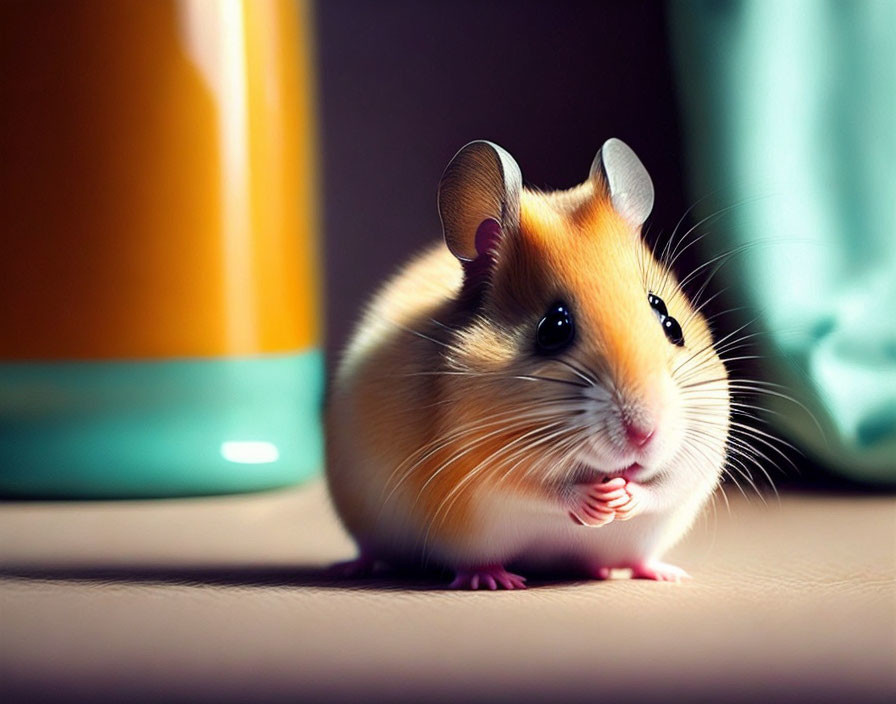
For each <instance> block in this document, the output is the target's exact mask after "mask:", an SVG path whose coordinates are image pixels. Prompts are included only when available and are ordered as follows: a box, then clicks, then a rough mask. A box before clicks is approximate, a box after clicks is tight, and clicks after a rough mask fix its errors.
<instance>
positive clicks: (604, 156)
mask: <svg viewBox="0 0 896 704" xmlns="http://www.w3.org/2000/svg"><path fill="white" fill-rule="evenodd" d="M591 179H592V181H595V185H597V184H598V183H599V184H600V187H601V188H602V189H603V190H604V192H605V193H606V194H607V195H608V196H609V197H610V202H612V203H613V208H614V209H615V210H616V212H617V213H619V214H620V215H621V216H622V217H624V218H625V219H626V220H627V221H628V222H629V224H631V225H633V226H634V227H640V226H641V225H643V224H644V221H645V220H646V219H647V216H648V215H650V211H651V210H653V181H651V180H650V174H648V173H647V169H645V168H644V164H642V163H641V160H640V159H638V157H637V156H636V155H635V153H634V152H633V151H632V150H631V147H629V146H628V145H627V144H626V143H625V142H623V141H622V140H621V139H616V138H615V137H614V138H612V139H608V140H607V141H606V142H604V146H602V147H601V148H600V151H599V152H598V153H597V156H596V157H594V161H593V162H591Z"/></svg>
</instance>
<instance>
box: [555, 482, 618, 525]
mask: <svg viewBox="0 0 896 704" xmlns="http://www.w3.org/2000/svg"><path fill="white" fill-rule="evenodd" d="M625 484H626V481H625V479H624V478H622V477H614V478H613V479H610V480H609V481H605V482H595V483H593V484H576V485H575V487H573V494H572V507H571V508H570V510H569V515H570V517H571V518H572V519H573V521H575V522H576V523H578V524H580V525H583V526H591V527H592V528H597V527H598V526H605V525H607V523H610V522H611V521H612V520H613V519H615V518H616V511H617V509H619V508H620V507H623V506H625V505H626V504H627V503H628V502H629V501H630V500H631V497H630V496H629V494H628V492H626V490H625Z"/></svg>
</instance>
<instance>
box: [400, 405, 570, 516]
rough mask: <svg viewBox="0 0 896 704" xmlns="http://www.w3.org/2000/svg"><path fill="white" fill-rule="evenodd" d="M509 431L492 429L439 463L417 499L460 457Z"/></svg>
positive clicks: (515, 441) (505, 446)
mask: <svg viewBox="0 0 896 704" xmlns="http://www.w3.org/2000/svg"><path fill="white" fill-rule="evenodd" d="M557 424H558V422H557V421H555V422H554V423H552V424H550V425H549V426H548V427H552V426H554V425H557ZM508 427H509V426H508ZM541 430H542V428H541V427H536V428H535V430H532V431H529V432H528V433H524V434H523V435H520V436H517V437H516V438H515V439H514V440H512V441H511V442H509V443H507V444H506V445H503V446H502V449H504V448H507V447H512V446H513V445H515V444H517V443H519V442H520V441H521V440H523V439H525V438H527V437H529V436H531V435H532V434H533V433H537V432H539V431H541ZM507 431H508V428H505V427H502V428H499V429H498V430H495V431H492V432H491V433H487V434H486V435H484V436H482V437H481V439H478V440H477V441H476V442H474V443H472V444H470V445H467V446H466V447H464V448H463V449H461V451H460V452H457V453H455V454H454V455H452V457H451V458H450V459H448V460H446V461H445V462H443V463H442V464H441V465H439V467H438V468H437V469H436V470H435V471H434V472H433V473H432V474H431V475H430V476H429V477H428V478H427V479H426V481H425V482H424V483H423V486H422V487H421V488H420V490H419V491H418V492H417V499H418V500H419V498H420V496H421V495H422V494H423V492H424V491H425V490H426V488H427V487H428V486H429V485H430V484H431V483H432V482H433V481H434V480H435V478H436V477H437V476H438V475H439V474H441V473H442V472H443V471H444V470H445V469H447V468H448V466H449V465H451V464H453V463H454V462H456V461H457V460H458V459H460V458H461V457H463V456H465V455H467V454H468V453H470V452H472V451H473V450H474V449H476V447H478V446H479V445H481V444H482V443H483V442H484V441H486V440H490V439H491V438H493V437H495V436H497V435H502V434H506V433H507ZM499 451H500V450H499ZM415 503H416V502H415Z"/></svg>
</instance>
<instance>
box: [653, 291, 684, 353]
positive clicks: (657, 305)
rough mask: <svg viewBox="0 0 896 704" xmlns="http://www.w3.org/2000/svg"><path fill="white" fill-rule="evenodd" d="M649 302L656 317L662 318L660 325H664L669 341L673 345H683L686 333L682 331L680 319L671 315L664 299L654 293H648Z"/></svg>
mask: <svg viewBox="0 0 896 704" xmlns="http://www.w3.org/2000/svg"><path fill="white" fill-rule="evenodd" d="M647 302H648V303H649V304H650V307H651V308H653V312H654V313H656V317H658V318H659V319H660V325H662V326H663V332H664V333H666V338H667V339H668V340H669V342H671V343H672V344H673V345H678V346H679V347H683V346H684V333H682V331H681V325H679V324H678V321H677V320H676V319H675V318H673V317H672V316H670V315H669V311H668V310H666V304H665V303H663V299H662V298H660V297H659V296H657V295H656V294H654V293H648V294H647Z"/></svg>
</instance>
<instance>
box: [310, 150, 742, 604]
mask: <svg viewBox="0 0 896 704" xmlns="http://www.w3.org/2000/svg"><path fill="white" fill-rule="evenodd" d="M653 199H654V190H653V184H652V182H651V179H650V176H649V175H648V173H647V171H646V169H645V168H644V166H643V165H642V164H641V162H640V161H639V159H638V157H637V156H636V155H635V154H634V152H633V151H632V150H631V149H630V148H629V147H628V146H627V145H626V144H624V143H623V142H622V141H620V140H618V139H610V140H608V141H607V142H606V143H605V144H604V145H603V146H602V147H601V149H600V151H599V152H598V154H597V156H596V157H595V159H594V161H593V163H592V166H591V170H590V174H589V177H588V178H587V180H586V181H585V182H584V183H582V184H580V185H579V186H576V187H574V188H572V189H569V190H565V191H557V192H549V193H545V192H540V191H536V190H534V189H528V188H524V187H523V184H522V176H521V173H520V169H519V167H518V166H517V164H516V162H515V161H514V159H513V158H512V157H511V156H510V154H508V153H507V152H506V151H505V150H504V149H502V148H501V147H499V146H497V145H496V144H493V143H491V142H487V141H476V142H471V143H470V144H468V145H466V146H465V147H463V148H462V149H461V150H460V151H459V152H458V153H457V154H456V155H455V156H454V158H453V159H452V161H451V162H450V164H449V165H448V167H447V168H446V170H445V172H444V174H443V176H442V179H441V182H440V184H439V193H438V203H439V214H440V216H441V221H442V229H443V236H444V243H441V242H440V243H439V244H438V245H436V246H433V247H432V248H431V249H429V250H427V251H425V252H423V253H422V254H421V255H419V256H418V257H417V258H415V259H413V260H412V261H411V262H409V263H408V264H407V265H405V266H404V267H403V268H402V269H400V270H399V271H398V273H397V274H396V275H395V276H394V277H393V278H392V279H391V280H389V281H388V282H387V283H386V284H385V285H384V286H383V287H382V289H381V290H380V291H379V292H378V293H377V294H376V295H375V297H374V298H373V300H372V302H371V303H370V304H369V305H368V307H367V310H366V313H365V314H364V316H363V319H362V321H361V322H360V324H359V325H358V327H357V330H356V331H355V332H354V335H353V337H352V338H351V340H350V342H349V344H348V347H347V349H346V351H345V353H344V356H343V358H342V359H341V362H340V364H339V365H338V368H337V370H336V372H335V376H334V379H333V381H332V384H331V389H330V394H329V398H328V403H327V409H326V431H327V441H326V443H327V444H326V450H327V480H328V485H329V490H330V493H331V496H332V499H333V503H334V505H335V507H336V510H337V512H338V514H339V516H340V517H341V519H342V521H343V523H344V525H345V527H346V528H347V529H348V531H349V532H350V533H351V534H352V536H353V537H354V538H355V540H356V542H357V544H358V546H359V550H360V552H359V556H358V558H357V559H355V560H352V561H351V562H348V563H343V564H341V565H340V566H338V567H337V571H339V572H341V573H342V574H345V575H348V574H360V573H365V572H369V571H370V570H372V569H373V567H374V565H375V564H376V563H378V562H385V563H391V564H400V565H424V564H425V565H434V566H438V567H441V568H443V569H446V570H449V571H451V572H452V573H453V574H454V581H453V582H452V583H451V587H454V588H462V589H477V588H483V589H485V588H488V589H499V588H505V589H518V588H524V587H525V584H526V576H525V575H527V574H529V573H531V572H533V571H543V570H551V571H556V570H563V571H569V570H573V571H578V572H581V573H584V574H587V575H590V576H591V577H593V578H595V579H605V578H607V577H609V576H610V571H611V570H613V569H617V568H626V569H629V570H631V575H632V576H633V577H636V578H646V579H655V580H665V581H678V580H679V579H682V578H683V577H687V574H686V573H685V572H684V571H683V570H682V569H680V568H678V567H675V566H673V565H669V564H666V563H663V562H661V561H660V560H661V558H662V556H663V554H664V553H665V552H666V551H667V550H668V549H669V547H670V546H672V545H673V544H674V543H675V542H676V541H678V540H679V538H681V536H682V535H683V534H684V533H685V532H686V531H687V529H688V528H689V527H690V526H691V524H692V523H693V521H694V519H695V517H696V516H697V515H698V512H699V511H700V509H701V507H702V506H703V505H704V504H705V503H706V502H707V500H708V499H709V497H710V495H711V494H712V492H713V490H714V489H715V487H716V486H717V484H718V483H719V481H720V479H721V475H722V471H723V467H724V464H725V458H726V442H727V437H728V431H729V388H728V376H727V372H726V368H725V365H724V363H723V362H722V360H721V359H720V358H719V356H718V354H717V353H716V351H715V349H714V347H713V339H712V336H711V332H710V329H709V326H708V324H707V322H706V320H705V319H704V317H703V316H702V315H701V314H700V312H699V311H698V310H695V309H694V308H693V307H692V305H691V304H690V303H689V301H688V299H687V298H686V297H685V295H684V294H683V293H682V291H681V290H680V288H679V286H678V283H677V281H676V278H675V276H674V274H673V273H672V272H671V271H670V270H669V269H667V268H665V267H664V265H663V264H661V263H660V262H659V261H658V260H657V259H656V258H655V257H654V256H653V254H652V253H651V251H650V249H649V248H648V247H647V245H646V244H645V243H644V241H643V239H642V233H641V229H642V225H643V223H644V221H645V220H646V218H647V216H648V215H649V214H650V212H651V210H652V208H653ZM509 570H513V571H509Z"/></svg>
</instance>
